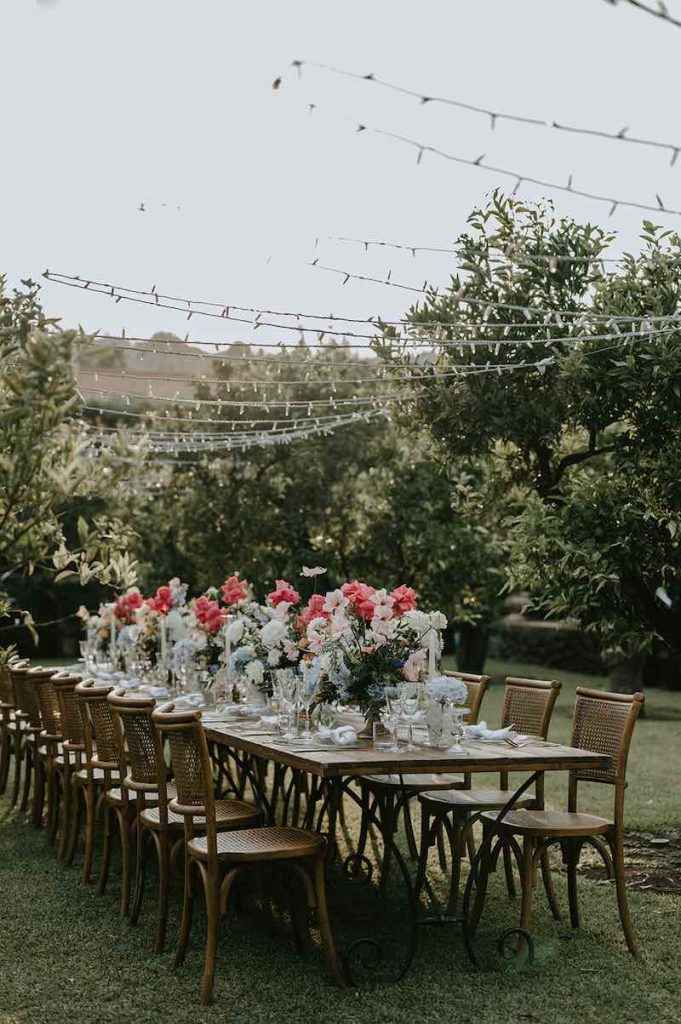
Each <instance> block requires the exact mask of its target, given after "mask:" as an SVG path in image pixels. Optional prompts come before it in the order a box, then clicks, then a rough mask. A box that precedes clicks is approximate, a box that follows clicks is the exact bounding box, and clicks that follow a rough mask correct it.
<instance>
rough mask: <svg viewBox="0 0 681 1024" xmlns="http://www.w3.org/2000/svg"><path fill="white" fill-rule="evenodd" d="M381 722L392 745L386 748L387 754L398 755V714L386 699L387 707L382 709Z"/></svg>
mask: <svg viewBox="0 0 681 1024" xmlns="http://www.w3.org/2000/svg"><path fill="white" fill-rule="evenodd" d="M379 714H380V717H381V722H382V723H383V725H384V726H385V728H386V729H387V731H388V733H389V734H390V738H391V743H390V746H389V747H386V748H385V749H386V752H387V753H389V754H396V753H397V752H398V751H399V749H400V747H399V743H398V740H397V718H398V713H397V711H396V709H395V707H394V705H393V704H391V702H390V701H388V699H387V698H386V705H385V707H384V708H381V710H380V712H379Z"/></svg>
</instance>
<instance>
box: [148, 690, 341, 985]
mask: <svg viewBox="0 0 681 1024" xmlns="http://www.w3.org/2000/svg"><path fill="white" fill-rule="evenodd" d="M152 718H153V721H154V723H155V724H156V726H157V728H158V729H159V730H160V732H161V734H162V735H164V736H167V737H168V742H169V745H170V756H171V762H172V767H173V769H174V772H175V783H176V786H177V799H174V800H171V801H170V803H169V810H170V811H172V812H174V813H175V814H180V815H181V816H182V818H183V820H184V837H185V869H184V904H183V910H182V922H181V925H180V935H179V938H178V943H177V951H176V954H175V966H178V965H179V964H181V963H182V962H183V960H184V957H185V952H186V949H187V942H188V940H189V932H190V928H191V919H192V908H193V903H194V883H193V879H192V871H194V872H198V873H199V874H200V876H201V881H202V884H203V890H204V895H205V901H206V916H207V922H206V930H207V935H206V956H205V964H204V972H203V980H202V984H201V1002H202V1003H203V1004H205V1003H208V1002H210V1000H211V998H212V992H213V979H214V974H215V958H216V952H217V937H218V911H220V912H221V913H223V914H224V913H225V912H226V910H227V902H228V899H229V893H230V890H231V888H232V886H233V884H234V882H235V880H236V879H237V878H238V877H239V876H240V875H241V874H242V873H243V872H244V871H246V870H248V869H249V868H253V867H256V866H258V867H262V866H264V865H269V866H274V865H277V866H279V867H282V868H286V869H288V870H289V871H291V872H292V873H293V874H294V876H296V877H297V878H298V879H299V880H300V881H301V882H302V883H303V887H304V891H305V894H306V897H307V903H308V906H309V908H310V909H312V908H315V909H316V913H317V921H318V924H319V929H320V932H321V937H322V943H323V946H324V952H325V954H326V959H327V963H328V966H329V969H330V971H331V973H332V975H333V977H334V979H335V981H336V982H337V983H338V984H339V985H343V984H344V977H343V973H342V971H341V967H340V964H339V961H338V958H337V956H336V951H335V947H334V943H333V936H332V934H331V927H330V924H329V918H328V913H327V908H326V889H325V884H324V853H325V849H326V840H325V838H324V837H323V836H321V835H319V834H317V833H316V832H310V831H307V830H305V829H300V828H290V827H277V826H265V827H262V828H246V829H238V830H233V831H218V829H217V827H216V802H215V798H214V796H213V774H212V769H211V762H210V756H209V753H208V744H207V742H206V735H205V732H204V730H203V727H202V725H201V720H200V713H199V712H198V711H175V708H174V705H173V704H172V703H171V704H166V705H163V706H162V707H159V708H157V709H156V710H155V711H154V712H153V715H152ZM197 819H198V822H197ZM197 824H200V826H201V829H202V831H203V832H204V833H205V834H204V835H200V836H197V835H196V828H197ZM223 871H224V877H223V878H222V881H221V880H220V875H221V873H222V872H223ZM292 916H293V915H292Z"/></svg>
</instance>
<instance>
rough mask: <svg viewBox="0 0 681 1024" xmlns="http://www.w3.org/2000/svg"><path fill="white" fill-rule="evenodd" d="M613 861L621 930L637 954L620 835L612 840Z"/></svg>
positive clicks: (631, 951) (630, 950)
mask: <svg viewBox="0 0 681 1024" xmlns="http://www.w3.org/2000/svg"><path fill="white" fill-rule="evenodd" d="M613 863H614V867H615V887H616V889H617V908H618V910H619V913H620V921H621V922H622V930H623V931H624V937H625V939H626V940H627V946H628V947H629V952H630V953H631V955H632V956H638V942H637V941H636V935H635V934H634V925H633V922H632V920H631V914H630V912H629V900H628V899H627V878H626V874H625V871H624V843H623V840H622V836H621V835H618V836H615V838H614V841H613Z"/></svg>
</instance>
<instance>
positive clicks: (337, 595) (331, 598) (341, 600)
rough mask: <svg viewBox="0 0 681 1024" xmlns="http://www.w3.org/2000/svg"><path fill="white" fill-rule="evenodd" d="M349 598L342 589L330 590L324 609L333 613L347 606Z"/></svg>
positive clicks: (325, 599)
mask: <svg viewBox="0 0 681 1024" xmlns="http://www.w3.org/2000/svg"><path fill="white" fill-rule="evenodd" d="M347 605H348V599H347V597H346V596H345V594H344V593H343V591H342V590H330V591H329V592H328V594H327V595H326V597H325V598H324V605H323V608H324V611H325V612H329V613H330V614H331V615H333V614H334V612H337V611H338V610H339V609H340V608H347Z"/></svg>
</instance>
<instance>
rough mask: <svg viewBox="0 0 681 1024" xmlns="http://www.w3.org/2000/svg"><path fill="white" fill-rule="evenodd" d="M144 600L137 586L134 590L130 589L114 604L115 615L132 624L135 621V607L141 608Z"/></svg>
mask: <svg viewBox="0 0 681 1024" xmlns="http://www.w3.org/2000/svg"><path fill="white" fill-rule="evenodd" d="M143 602H144V598H143V597H142V595H141V594H140V592H139V590H138V589H137V587H135V588H134V590H129V591H128V593H127V594H123V595H122V596H121V597H119V599H118V600H117V601H116V603H115V605H114V615H115V616H116V618H117V619H118V621H119V622H123V623H126V624H127V625H130V624H131V623H132V622H134V621H135V609H136V608H141V606H142V604H143Z"/></svg>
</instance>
